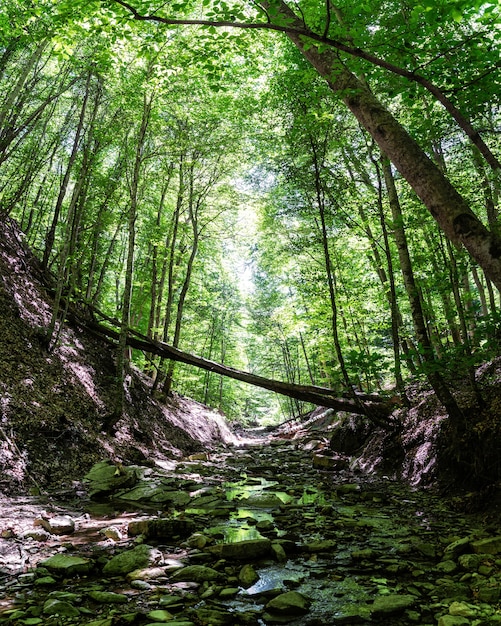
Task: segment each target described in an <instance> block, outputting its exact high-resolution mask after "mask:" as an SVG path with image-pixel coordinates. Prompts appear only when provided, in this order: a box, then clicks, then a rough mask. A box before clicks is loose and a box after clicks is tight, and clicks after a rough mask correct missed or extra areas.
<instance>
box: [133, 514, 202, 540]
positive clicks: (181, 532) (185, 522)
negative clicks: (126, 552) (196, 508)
mask: <svg viewBox="0 0 501 626" xmlns="http://www.w3.org/2000/svg"><path fill="white" fill-rule="evenodd" d="M195 528H196V527H195V522H193V520H190V519H180V518H177V517H173V518H170V517H168V518H163V517H162V518H152V519H146V520H139V521H135V522H130V523H129V526H128V533H129V535H130V536H136V535H144V537H145V538H146V539H173V538H176V537H181V538H185V537H189V536H190V535H191V534H192V533H193V532H194V530H195Z"/></svg>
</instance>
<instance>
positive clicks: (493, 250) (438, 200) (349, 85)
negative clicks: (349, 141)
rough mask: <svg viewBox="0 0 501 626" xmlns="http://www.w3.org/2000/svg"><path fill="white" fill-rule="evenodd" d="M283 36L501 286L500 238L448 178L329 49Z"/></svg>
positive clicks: (286, 11)
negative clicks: (472, 208) (319, 49)
mask: <svg viewBox="0 0 501 626" xmlns="http://www.w3.org/2000/svg"><path fill="white" fill-rule="evenodd" d="M277 8H278V11H279V15H280V17H281V19H283V18H284V17H285V18H286V19H287V20H288V24H289V25H290V27H291V28H296V29H300V30H304V24H303V22H302V20H300V19H299V18H298V17H297V16H296V15H295V14H294V13H293V11H291V9H290V8H289V7H288V6H287V5H286V4H285V2H283V1H282V0H279V2H278V3H277ZM287 36H288V37H289V39H290V40H291V41H292V42H293V43H294V44H295V45H296V47H297V48H298V49H299V50H300V51H301V53H302V54H303V56H304V57H305V58H306V59H307V60H308V61H309V62H310V63H311V64H312V65H313V67H314V68H315V69H316V70H317V71H318V73H319V74H320V75H321V76H322V77H323V78H325V79H326V81H327V83H328V84H329V86H330V88H331V89H332V90H333V91H334V92H335V93H337V94H339V95H340V97H341V98H342V99H343V101H344V103H345V104H346V106H347V107H348V108H349V109H350V111H351V112H352V113H353V115H354V116H355V117H356V119H357V120H358V122H359V123H360V125H361V126H362V127H363V128H365V130H366V131H367V132H368V133H369V134H370V135H371V137H372V138H373V139H374V140H375V141H376V143H377V144H378V146H379V148H380V149H381V151H382V152H383V154H385V155H386V156H387V157H388V158H389V159H390V160H391V162H392V163H393V164H394V165H395V167H396V168H397V170H398V171H399V172H400V174H401V175H402V176H403V177H404V178H405V179H406V180H407V182H408V183H409V184H410V186H411V187H412V188H413V189H414V191H415V192H416V194H417V195H418V196H419V198H420V199H421V200H422V201H423V203H424V205H425V206H426V207H427V209H428V211H429V212H430V213H431V215H432V216H433V218H434V219H435V220H436V221H437V223H438V225H439V226H440V228H441V229H442V230H443V231H444V233H445V234H446V235H447V237H448V238H449V239H450V240H451V241H452V242H454V243H455V244H460V243H462V244H463V245H464V246H465V248H466V249H467V250H468V252H469V253H470V254H471V256H472V257H473V258H474V259H475V260H476V261H477V263H478V264H479V265H480V267H482V269H483V270H484V271H485V273H486V275H487V276H488V277H489V278H490V279H491V280H492V282H493V283H494V284H495V285H496V286H497V288H498V289H500V290H501V240H500V239H499V237H498V236H497V235H496V234H495V233H493V232H489V231H488V230H487V228H486V227H485V226H484V225H483V224H482V222H481V221H480V220H479V219H478V218H477V216H476V215H475V214H474V213H473V211H472V210H471V209H470V207H469V206H468V204H467V202H466V200H465V199H464V198H463V197H462V196H461V195H460V194H459V193H458V192H457V190H456V189H455V188H454V187H453V185H452V184H451V182H450V181H449V179H448V178H447V177H446V176H444V174H443V173H442V172H441V171H440V169H439V168H438V167H437V166H436V165H435V164H434V163H433V162H432V161H431V159H430V158H429V157H428V156H427V155H426V153H425V152H424V151H423V150H422V149H421V147H420V146H419V145H418V144H417V142H416V141H415V140H414V139H413V138H412V137H411V136H410V135H409V134H408V133H407V131H406V130H405V129H404V128H403V127H402V126H401V125H400V123H399V122H398V121H397V120H396V119H395V118H394V117H393V116H392V115H391V114H390V113H389V111H388V110H387V109H386V108H385V107H384V106H383V105H382V104H381V103H380V102H379V100H378V99H377V98H376V97H375V96H374V95H373V94H372V93H371V91H370V90H369V89H368V88H367V87H366V86H365V85H364V84H363V83H362V81H360V80H359V79H358V78H357V77H356V76H355V75H354V74H352V73H351V72H350V71H349V70H348V69H347V68H346V67H345V65H344V64H343V63H342V61H341V60H340V58H339V56H338V55H337V54H336V53H335V52H334V51H333V50H331V49H327V50H322V51H320V52H319V51H318V49H317V48H316V47H315V45H311V42H308V44H309V45H306V43H307V38H306V37H305V36H304V35H299V34H298V33H293V32H288V33H287Z"/></svg>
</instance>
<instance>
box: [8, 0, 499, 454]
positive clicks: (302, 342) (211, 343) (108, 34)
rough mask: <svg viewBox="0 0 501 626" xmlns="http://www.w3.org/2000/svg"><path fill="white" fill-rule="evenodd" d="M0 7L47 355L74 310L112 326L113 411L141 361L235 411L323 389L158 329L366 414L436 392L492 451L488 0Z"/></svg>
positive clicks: (493, 176)
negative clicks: (421, 388)
mask: <svg viewBox="0 0 501 626" xmlns="http://www.w3.org/2000/svg"><path fill="white" fill-rule="evenodd" d="M1 4H2V12H1V18H0V19H1V28H0V37H1V41H0V83H1V99H0V214H1V215H2V218H3V219H5V218H7V217H9V218H13V219H15V220H16V221H17V222H18V223H19V225H20V227H21V229H22V230H23V232H24V233H25V238H26V242H27V243H28V244H29V246H30V247H31V248H32V249H33V250H35V251H36V253H37V255H38V257H39V259H40V263H41V266H42V268H43V271H44V273H45V275H46V277H47V280H48V281H49V283H50V285H51V289H52V295H53V297H54V307H53V310H52V313H51V321H50V324H49V327H48V328H47V329H44V330H43V332H44V336H45V342H46V346H47V349H48V350H49V351H51V350H54V348H55V347H56V346H57V345H58V342H59V340H60V333H61V328H62V326H63V324H64V323H65V320H66V319H68V317H69V316H70V315H77V313H76V312H78V315H79V316H80V319H84V320H85V319H87V320H88V321H89V324H94V325H96V326H100V327H101V332H103V333H105V332H106V329H108V331H109V332H111V333H113V336H114V337H115V339H116V379H117V380H116V386H117V397H116V410H115V413H114V417H112V418H111V422H110V425H112V423H113V422H114V421H116V420H118V419H119V417H120V414H121V411H122V408H121V407H122V404H121V403H122V402H123V389H124V380H126V378H127V372H128V368H129V367H130V365H131V364H132V365H134V366H135V367H137V368H139V369H141V370H142V371H144V372H145V373H146V374H147V375H148V376H150V377H151V378H152V380H153V382H152V388H153V391H154V392H155V393H157V394H163V395H165V396H167V395H169V394H170V393H171V392H172V390H175V391H176V392H177V393H179V394H183V395H186V396H189V397H191V398H194V399H196V400H198V401H200V402H203V403H204V404H207V405H209V406H210V407H213V408H216V409H219V410H220V411H222V412H223V413H224V414H225V415H226V416H227V417H228V419H230V420H235V421H238V422H240V423H243V424H248V423H259V424H273V423H277V422H280V421H284V420H287V419H289V418H292V417H299V416H301V415H303V414H305V413H306V412H307V411H308V410H309V409H310V408H311V406H312V403H311V397H308V396H301V394H299V395H296V397H289V396H287V395H285V396H281V395H276V394H273V393H270V392H268V391H264V390H261V389H259V388H256V387H251V386H248V385H245V384H243V383H242V382H239V381H238V380H235V379H234V377H227V376H222V375H221V374H220V373H219V372H218V371H217V370H213V368H211V367H210V366H208V367H207V366H206V367H204V368H202V369H200V368H199V367H193V366H192V365H189V364H187V362H184V363H183V362H178V361H179V360H181V361H182V359H177V361H176V360H172V359H171V358H168V354H167V353H164V352H162V350H160V351H158V350H157V351H155V350H153V349H152V350H151V351H148V343H147V342H148V341H150V342H151V344H150V345H152V346H153V345H156V346H159V345H164V344H165V345H167V346H169V347H171V348H172V349H174V350H178V351H180V353H188V354H191V355H196V356H197V357H200V358H201V359H202V360H204V359H205V360H206V361H209V362H215V363H216V364H220V365H221V366H226V367H228V368H230V369H235V370H239V371H240V370H243V371H245V372H248V373H249V374H251V375H255V376H256V377H261V378H263V379H266V380H268V379H272V380H278V381H283V382H284V383H286V384H292V385H297V386H299V387H305V388H310V387H311V388H315V389H322V390H323V391H324V392H325V393H329V394H331V396H332V397H338V398H345V399H346V400H347V401H349V402H352V403H353V404H354V405H356V406H357V409H358V412H361V413H364V412H365V413H367V414H368V417H369V419H370V418H371V417H372V418H374V415H371V413H372V410H371V408H370V406H369V405H365V404H364V400H365V399H370V398H383V399H388V401H390V400H391V401H395V402H398V403H399V404H401V405H403V406H405V405H407V404H408V402H409V401H408V398H407V388H408V385H410V384H418V385H429V386H430V387H431V388H432V389H433V391H434V393H435V394H436V396H437V398H438V400H439V401H440V403H441V405H442V406H443V407H444V410H445V411H446V412H447V414H448V416H449V418H450V420H451V424H452V426H451V428H452V430H451V437H453V439H455V438H457V439H458V440H459V439H460V438H461V437H463V435H464V433H465V432H466V431H468V429H470V430H471V429H472V428H474V427H475V428H477V431H478V427H479V424H481V425H482V430H483V431H485V430H487V431H488V432H487V434H488V436H489V437H490V439H491V443H492V446H495V442H496V438H497V437H498V435H499V432H498V427H497V426H496V424H498V423H499V413H496V411H494V408H493V407H492V405H489V406H488V410H487V409H486V408H485V407H486V406H487V405H488V398H486V397H484V396H483V394H482V391H481V389H480V388H479V386H478V384H477V382H476V379H475V368H477V367H478V366H479V365H481V364H482V363H486V362H489V361H490V360H491V359H494V358H495V357H497V356H499V351H500V342H501V300H500V295H499V289H500V288H501V239H500V237H501V235H500V230H499V197H500V191H501V178H500V169H501V164H500V159H501V156H500V148H501V144H500V111H499V104H500V102H499V99H500V93H501V89H500V78H499V77H500V74H499V69H500V66H501V57H500V44H501V33H500V8H499V5H498V3H497V2H482V1H481V0H478V1H472V0H467V1H464V0H453V1H449V0H371V1H370V2H359V3H352V2H345V1H344V0H340V1H339V2H336V3H335V4H331V3H329V2H327V3H325V4H324V3H320V2H313V1H312V0H299V1H297V2H284V1H282V0H270V1H268V0H264V1H262V2H261V1H257V2H245V1H243V0H242V1H239V0H236V1H235V2H232V1H229V0H202V1H201V2H198V1H196V0H179V1H178V2H175V3H172V4H171V3H164V2H161V1H160V0H130V2H125V1H124V0H92V1H83V0H31V1H29V2H26V1H24V0H13V1H9V2H7V1H6V0H2V2H1ZM131 333H132V334H131ZM131 336H136V338H141V341H142V343H141V342H140V341H139V339H137V345H136V346H135V347H134V342H133V341H131ZM458 381H461V388H462V389H463V388H467V389H469V391H470V392H471V394H470V395H471V398H473V400H472V399H471V398H470V399H469V400H468V403H467V406H465V403H464V402H462V401H461V400H460V399H459V397H458V393H457V389H455V384H456V383H457V382H458ZM472 412H473V413H474V414H475V415H476V416H477V417H476V420H477V422H474V423H471V414H472ZM479 416H480V417H479ZM486 425H488V428H487V426H486ZM498 466H499V463H498Z"/></svg>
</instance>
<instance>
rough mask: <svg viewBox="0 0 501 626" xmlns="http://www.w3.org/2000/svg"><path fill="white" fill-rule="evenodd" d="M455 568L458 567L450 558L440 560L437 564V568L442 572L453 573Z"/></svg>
mask: <svg viewBox="0 0 501 626" xmlns="http://www.w3.org/2000/svg"><path fill="white" fill-rule="evenodd" d="M465 556H466V555H465ZM460 558H461V557H460ZM457 568H458V566H457V564H456V562H455V561H450V560H447V561H441V562H440V563H439V564H438V565H437V570H438V571H439V572H443V573H444V574H454V572H455V571H456V570H457Z"/></svg>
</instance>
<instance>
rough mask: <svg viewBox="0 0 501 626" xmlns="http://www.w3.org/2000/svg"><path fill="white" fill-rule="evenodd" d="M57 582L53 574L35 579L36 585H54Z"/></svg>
mask: <svg viewBox="0 0 501 626" xmlns="http://www.w3.org/2000/svg"><path fill="white" fill-rule="evenodd" d="M56 584H57V580H56V579H55V578H52V576H42V577H41V578H37V579H36V580H35V587H52V586H53V585H56Z"/></svg>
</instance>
